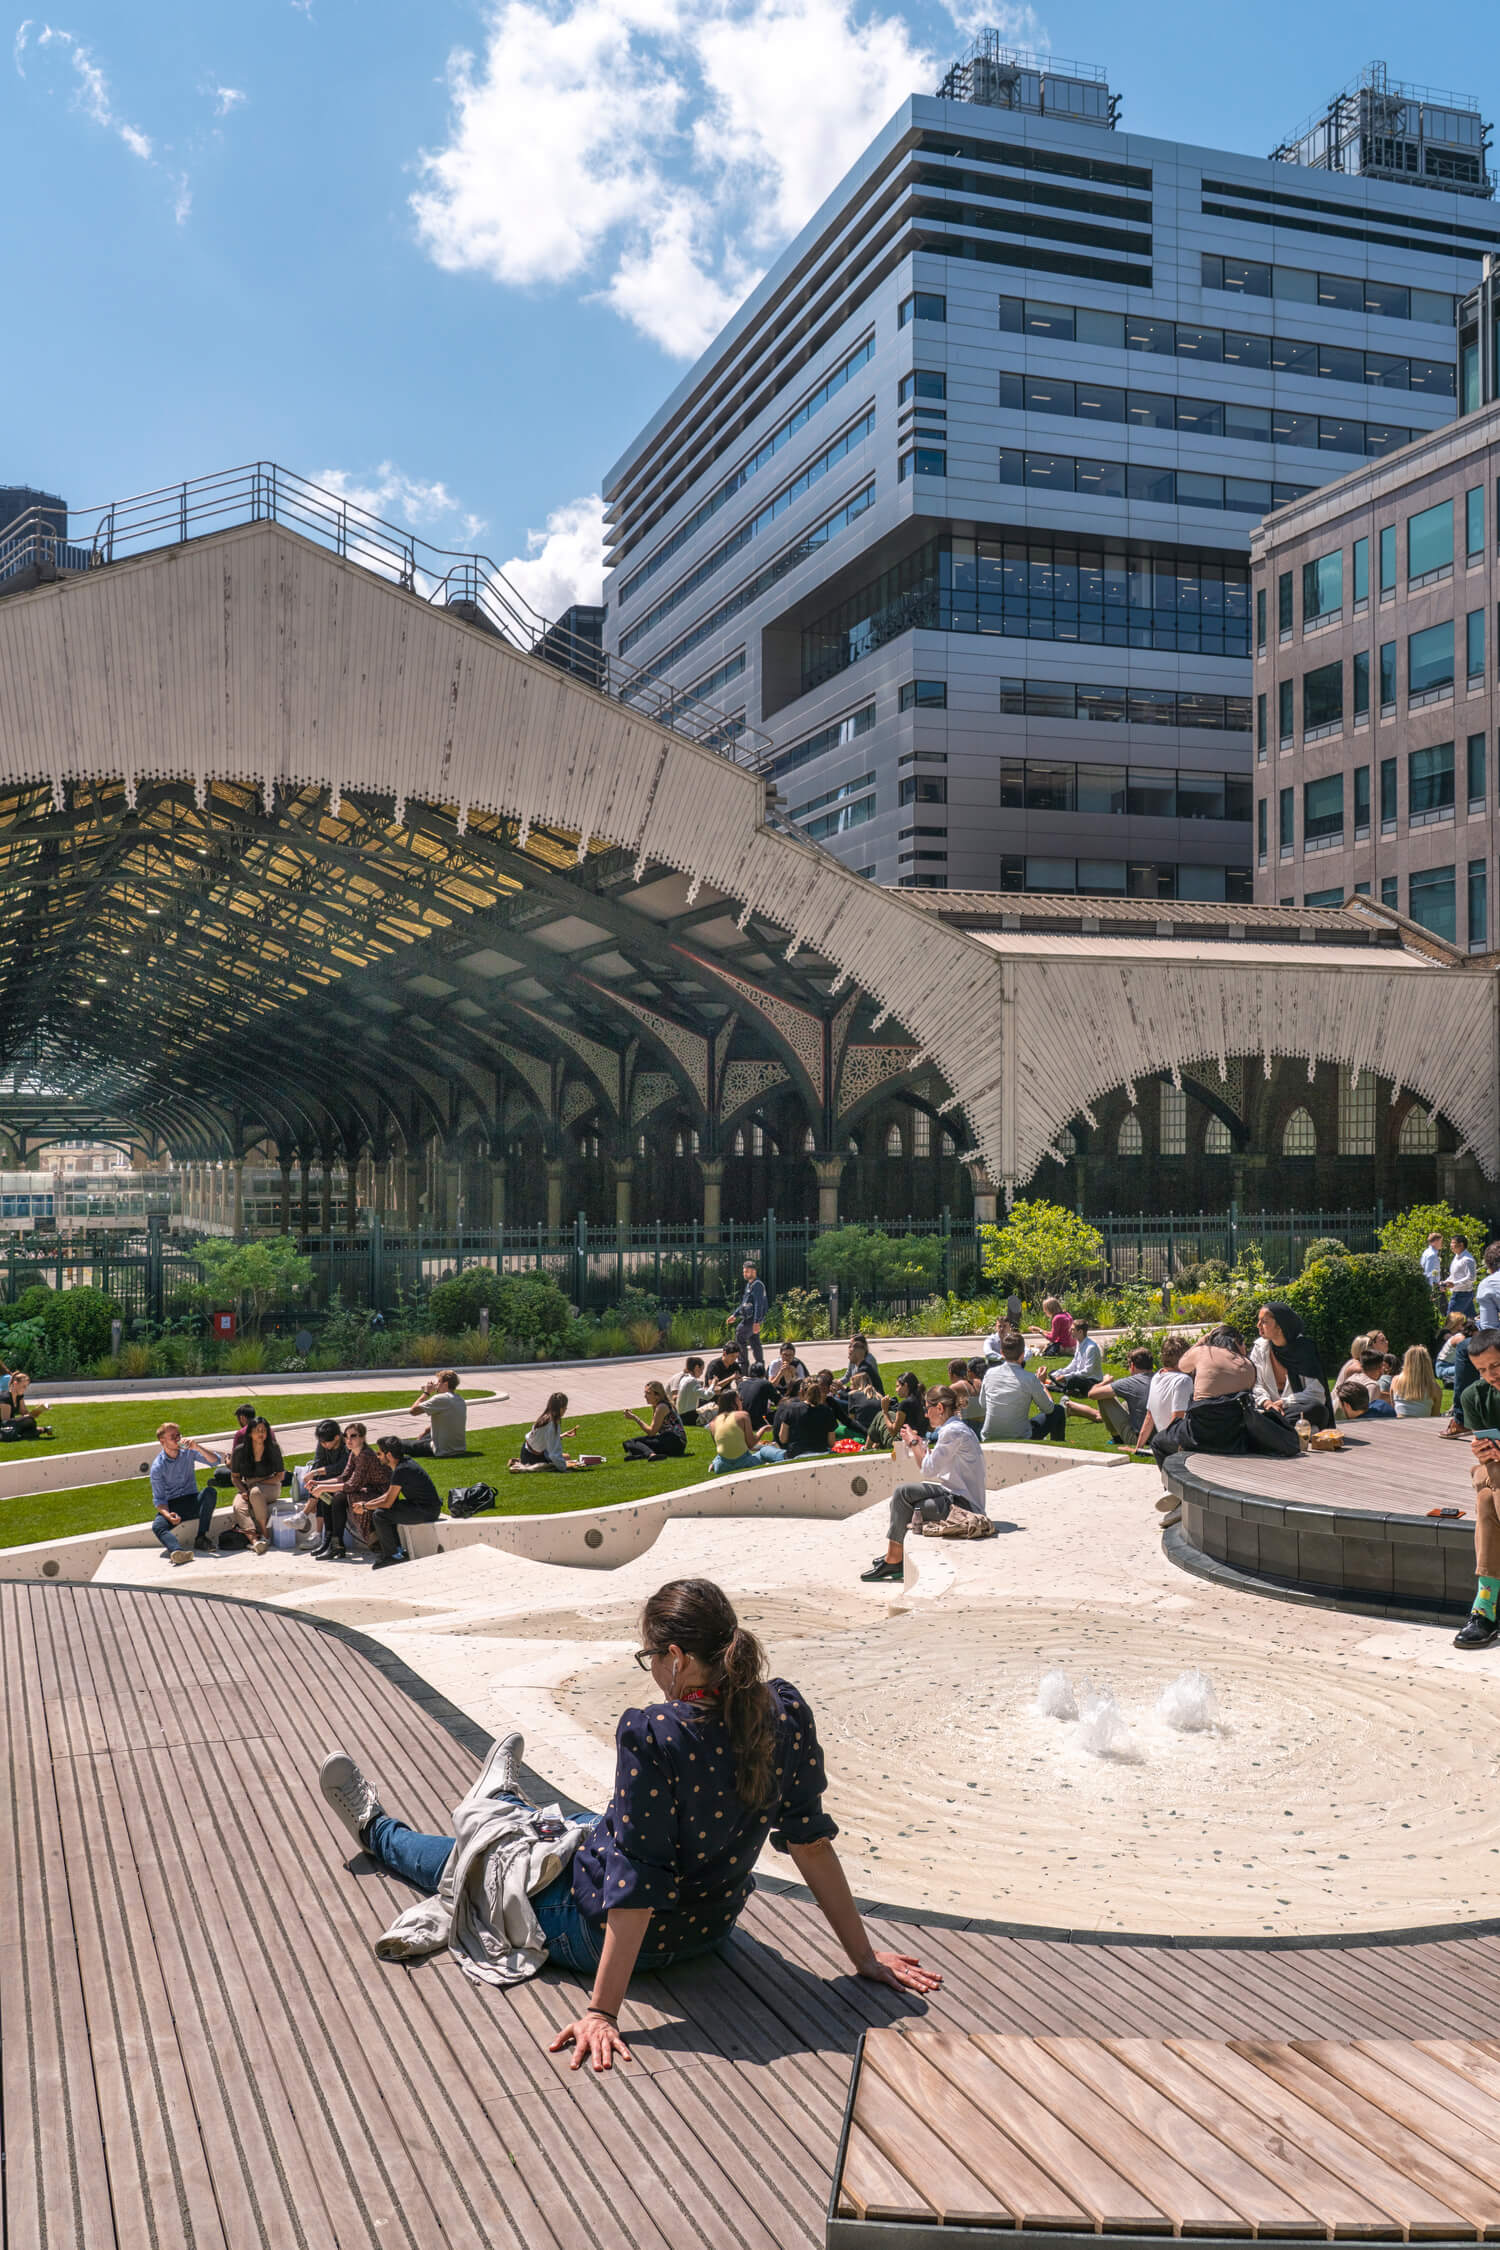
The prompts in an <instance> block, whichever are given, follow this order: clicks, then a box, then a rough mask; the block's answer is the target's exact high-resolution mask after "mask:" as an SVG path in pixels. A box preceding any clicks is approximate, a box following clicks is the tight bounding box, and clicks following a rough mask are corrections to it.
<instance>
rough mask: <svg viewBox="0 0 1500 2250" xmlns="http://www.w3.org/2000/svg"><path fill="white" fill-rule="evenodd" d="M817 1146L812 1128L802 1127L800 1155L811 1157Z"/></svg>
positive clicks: (808, 1126)
mask: <svg viewBox="0 0 1500 2250" xmlns="http://www.w3.org/2000/svg"><path fill="white" fill-rule="evenodd" d="M817 1145H818V1142H817V1136H816V1134H815V1133H814V1132H813V1129H812V1127H811V1126H810V1125H807V1126H804V1127H803V1131H802V1153H803V1155H804V1156H811V1155H812V1154H813V1152H814V1151H815V1150H816V1148H817Z"/></svg>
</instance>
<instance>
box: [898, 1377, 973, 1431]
mask: <svg viewBox="0 0 1500 2250" xmlns="http://www.w3.org/2000/svg"><path fill="white" fill-rule="evenodd" d="M896 1397H897V1398H898V1400H899V1401H900V1404H901V1426H902V1428H903V1429H906V1430H910V1431H911V1432H912V1433H913V1434H914V1435H915V1436H916V1437H919V1438H925V1437H926V1435H927V1431H928V1421H927V1392H926V1390H925V1388H924V1386H923V1383H922V1378H921V1376H920V1375H918V1374H917V1373H916V1371H915V1369H913V1368H908V1369H907V1371H906V1373H905V1374H904V1375H898V1376H897V1378H896ZM957 1411H958V1402H957V1399H956V1398H955V1400H954V1412H955V1413H957Z"/></svg>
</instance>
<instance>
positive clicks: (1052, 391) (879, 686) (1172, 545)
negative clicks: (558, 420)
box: [605, 34, 1500, 898]
mask: <svg viewBox="0 0 1500 2250" xmlns="http://www.w3.org/2000/svg"><path fill="white" fill-rule="evenodd" d="M1377 92H1378V94H1379V97H1380V100H1381V101H1382V102H1383V103H1384V104H1385V107H1384V108H1383V109H1381V110H1379V111H1378V113H1377V112H1372V111H1371V109H1370V106H1369V101H1367V100H1364V97H1365V96H1367V95H1368V96H1370V97H1371V98H1372V99H1373V97H1374V95H1375V94H1376V93H1377ZM1339 99H1340V101H1341V102H1342V103H1343V105H1344V106H1343V108H1342V109H1340V108H1339V106H1338V104H1337V103H1336V104H1331V105H1329V109H1328V111H1327V112H1325V113H1322V115H1321V118H1320V125H1321V127H1322V130H1321V131H1320V130H1319V128H1318V126H1314V127H1310V128H1308V129H1306V130H1305V131H1304V132H1303V133H1302V134H1301V135H1299V136H1298V137H1297V139H1296V141H1295V142H1294V143H1288V144H1286V145H1285V146H1284V147H1283V149H1282V150H1280V151H1279V152H1278V153H1277V155H1276V156H1274V157H1254V156H1245V155H1239V154H1227V153H1224V152H1221V151H1218V150H1210V149H1205V148H1201V147H1198V146H1195V145H1193V144H1191V143H1187V142H1182V143H1179V142H1170V141H1162V140H1156V139H1147V138H1144V137H1142V136H1139V135H1136V134H1132V133H1129V132H1127V131H1125V130H1124V129H1123V128H1122V127H1121V125H1120V124H1119V122H1118V112H1119V97H1118V96H1117V95H1116V94H1115V93H1114V92H1113V91H1112V90H1111V88H1110V86H1109V84H1108V82H1107V80H1106V78H1105V76H1104V75H1103V73H1102V72H1099V71H1097V70H1092V69H1090V68H1087V67H1085V66H1082V65H1074V64H1064V63H1061V62H1059V61H1057V60H1055V59H1053V58H1040V59H1036V58H1028V57H1026V56H1022V55H1017V54H1014V53H1011V52H1009V51H1008V50H1006V49H1004V48H1002V47H1001V46H1000V44H999V41H998V38H997V37H996V36H995V35H993V34H985V35H983V36H982V37H981V38H980V39H979V40H978V41H976V43H975V45H974V47H973V48H972V49H971V50H970V52H969V53H968V54H967V55H966V56H965V57H964V58H963V59H962V60H961V61H960V62H959V63H958V64H956V65H955V66H954V69H953V70H952V71H950V72H949V74H948V76H947V77H946V78H945V80H944V82H943V86H942V88H941V90H940V91H939V92H938V93H937V94H935V95H924V94H914V95H913V96H912V97H911V98H910V99H909V100H908V101H906V102H905V103H903V104H902V106H901V108H900V109H899V110H898V111H897V113H896V115H895V116H894V117H893V118H892V119H891V120H890V122H889V124H888V125H887V126H886V127H885V129H884V130H883V131H882V132H881V133H880V134H878V135H877V136H876V138H875V140H874V141H873V142H872V143H871V145H870V146H869V148H868V149H867V150H866V151H865V153H864V155H863V156H862V157H861V158H860V159H859V161H858V163H857V164H855V166H854V167H853V169H852V170H851V171H850V172H849V173H848V175H847V176H846V178H845V179H844V180H843V181H842V182H841V183H840V185H839V186H838V188H837V189H836V190H835V191H834V193H833V194H832V195H831V196H830V197H829V198H828V200H827V201H826V202H825V203H824V205H823V206H822V208H821V209H820V210H819V211H818V212H817V213H816V214H815V216H814V217H813V218H812V219H811V220H810V221H809V223H808V224H807V226H806V227H804V229H803V230H802V232H801V234H800V235H799V236H798V237H797V239H796V241H795V242H793V243H792V244H791V246H790V247H789V248H788V249H787V251H786V252H785V253H784V255H783V256H782V257H781V258H780V259H779V260H778V261H777V263H776V264H775V266H774V267H773V268H772V270H771V271H770V272H769V273H768V274H767V275H766V277H765V279H764V280H763V281H762V282H761V283H760V284H759V286H758V287H757V288H756V289H755V291H754V292H753V293H752V295H751V296H750V297H749V298H748V299H747V301H746V303H745V304H744V305H743V306H742V308H741V309H740V311H739V312H738V313H737V314H736V315H735V316H734V318H733V319H732V320H731V321H730V322H729V323H728V324H727V326H726V327H725V328H724V330H723V331H722V333H721V334H720V335H719V337H718V338H717V339H716V340H715V342H714V343H713V344H712V345H711V346H710V348H709V349H708V350H707V351H706V352H705V353H704V354H703V356H702V358H701V359H700V360H699V361H698V363H697V365H696V366H695V367H693V369H692V370H691V371H690V372H689V373H688V374H687V375H686V376H685V377H684V379H683V380H682V382H681V383H680V384H679V385H678V386H677V388H676V390H675V391H674V392H673V393H672V395H671V397H670V398H669V399H668V400H667V401H666V403H665V404H664V405H663V406H662V408H661V409H660V411H659V412H658V413H657V414H656V415H655V416H654V417H653V418H652V420H651V422H650V423H649V424H648V425H647V427H646V428H645V429H644V430H643V431H642V432H641V433H640V435H639V436H638V437H637V438H636V440H635V441H634V443H633V444H632V445H631V446H630V447H629V449H628V450H627V452H626V453H625V454H624V456H623V457H622V458H621V460H620V461H619V462H618V463H617V464H616V465H615V467H614V468H613V469H612V470H611V472H610V473H609V476H608V479H607V495H608V506H609V511H610V519H611V525H612V541H613V544H612V549H611V569H610V573H609V580H608V585H607V589H606V599H607V604H608V615H607V620H606V628H605V645H606V649H607V651H608V652H609V653H610V654H612V655H620V656H623V657H624V658H626V659H627V660H628V661H629V662H630V663H632V664H636V665H640V666H642V667H644V668H645V669H646V670H648V671H649V672H650V673H651V674H652V675H654V677H655V678H656V679H658V680H659V681H660V682H662V683H663V684H667V685H670V686H671V687H672V688H673V689H674V690H675V691H678V692H681V693H684V694H697V695H699V696H701V697H702V698H703V699H704V700H705V702H707V703H710V704H713V705H717V706H719V707H721V708H722V709H723V710H724V711H725V712H726V713H727V714H729V723H728V724H727V725H726V726H725V728H724V729H723V730H722V738H721V739H722V741H723V744H724V746H725V747H726V748H730V749H733V750H736V751H737V752H738V754H739V755H742V756H751V755H754V756H756V757H757V759H758V760H760V761H762V762H763V763H764V764H765V765H766V767H767V770H768V771H769V773H770V774H771V775H772V776H773V777H774V778H775V781H776V783H777V786H778V788H779V790H780V792H781V796H782V799H783V802H784V804H785V806H786V809H787V811H788V813H789V815H790V817H791V818H792V819H793V820H794V821H795V822H796V823H797V824H798V825H799V826H800V827H801V828H803V830H804V831H805V832H806V833H807V834H808V835H810V836H813V837H815V838H817V839H819V840H820V841H822V842H823V843H825V844H826V845H827V846H828V848H829V849H830V850H833V851H835V852H837V853H838V854H839V856H840V857H841V858H842V859H844V860H845V861H846V863H848V864H849V865H851V866H854V867H857V868H859V869H861V870H862V871H863V872H865V873H868V874H870V875H872V876H874V877H875V878H876V879H877V880H879V881H881V882H900V883H905V884H915V885H928V886H937V885H947V886H949V887H951V888H967V887H982V888H986V889H994V888H1011V889H1024V888H1029V889H1032V890H1046V891H1054V890H1073V889H1078V890H1083V891H1097V892H1126V893H1132V894H1135V895H1142V896H1157V897H1162V896H1166V897H1172V896H1175V897H1182V898H1223V897H1226V896H1227V897H1230V898H1236V897H1241V898H1242V897H1248V896H1249V895H1250V888H1251V884H1252V869H1251V859H1252V854H1251V842H1250V839H1251V826H1250V816H1251V802H1252V785H1251V777H1252V760H1253V751H1252V735H1251V719H1252V700H1251V679H1250V671H1251V667H1250V661H1249V659H1250V611H1249V598H1248V597H1249V569H1248V561H1249V533H1250V529H1251V527H1252V526H1253V525H1254V524H1255V523H1256V522H1257V521H1258V520H1259V518H1260V517H1261V516H1262V515H1264V514H1265V513H1266V512H1267V511H1268V510H1270V509H1271V508H1273V507H1275V506H1279V505H1285V504H1287V503H1289V502H1291V501H1294V500H1296V499H1297V498H1298V497H1299V496H1300V495H1301V494H1303V493H1306V492H1308V491H1310V490H1313V489H1315V488H1316V487H1318V486H1319V485H1321V484H1322V483H1324V482H1325V481H1327V480H1328V479H1329V478H1330V477H1334V476H1337V475H1338V474H1339V473H1340V472H1341V471H1343V470H1347V469H1348V468H1350V467H1351V466H1352V465H1353V463H1354V462H1356V461H1363V460H1365V459H1370V458H1376V459H1378V458H1380V457H1383V456H1384V455H1386V454H1388V453H1390V452H1392V451H1393V450H1395V449H1397V448H1399V447H1401V446H1403V445H1405V444H1406V443H1408V442H1409V440H1410V439H1411V438H1412V437H1413V435H1416V436H1422V435H1424V434H1425V433H1426V432H1428V431H1430V430H1432V429H1434V428H1436V427H1438V426H1440V425H1441V424H1443V423H1445V422H1446V421H1448V420H1449V419H1450V418H1451V416H1452V414H1453V411H1454V399H1453V393H1454V350H1455V337H1454V304H1455V299H1456V298H1457V297H1458V296H1460V295H1462V294H1464V293H1466V292H1467V291H1469V290H1470V289H1471V288H1472V287H1473V286H1474V284H1475V282H1476V280H1477V277H1478V273H1479V267H1480V260H1481V258H1482V256H1483V254H1484V252H1485V251H1486V250H1487V249H1489V248H1491V247H1500V218H1497V216H1496V214H1495V212H1494V210H1493V207H1492V205H1491V204H1490V202H1489V201H1488V200H1487V197H1488V193H1489V187H1490V182H1489V179H1488V177H1487V175H1486V174H1485V172H1484V154H1485V128H1484V125H1483V122H1482V120H1481V118H1480V116H1479V112H1478V110H1477V108H1476V107H1475V105H1474V104H1473V103H1472V102H1470V101H1467V100H1465V99H1462V98H1459V97H1442V98H1441V99H1438V98H1436V97H1432V98H1428V97H1423V96H1422V95H1420V94H1418V93H1414V92H1413V91H1412V90H1410V89H1403V88H1395V87H1392V85H1391V83H1390V82H1389V80H1388V79H1386V77H1385V75H1384V73H1383V72H1380V73H1378V83H1377V74H1376V73H1373V72H1372V73H1366V76H1365V79H1364V80H1363V81H1361V82H1360V83H1359V84H1358V85H1357V86H1356V88H1355V89H1354V90H1353V92H1352V93H1351V94H1350V95H1347V96H1344V97H1340V98H1339ZM1362 102H1363V106H1361V104H1362ZM1351 103H1352V105H1353V106H1352V110H1351V109H1350V104H1351ZM1350 115H1352V117H1353V119H1354V124H1355V126H1358V125H1359V123H1360V120H1361V119H1365V120H1366V121H1368V119H1369V118H1370V117H1371V116H1372V115H1374V116H1375V117H1376V121H1377V122H1379V121H1381V120H1384V121H1385V122H1386V123H1387V124H1388V125H1389V127H1390V130H1389V131H1387V132H1385V134H1384V135H1383V137H1382V138H1381V139H1380V145H1379V146H1377V145H1376V142H1375V137H1374V136H1372V134H1371V133H1370V132H1368V131H1365V132H1363V133H1362V134H1361V132H1359V131H1354V132H1353V136H1352V139H1351V137H1350V136H1351V129H1350V128H1349V124H1348V119H1349V116H1350ZM1330 119H1332V120H1333V122H1332V123H1330V122H1329V120H1330ZM1398 127H1399V128H1401V131H1398ZM1407 127H1410V133H1409V136H1408V137H1409V139H1410V142H1411V146H1412V147H1413V148H1414V150H1415V152H1416V154H1415V163H1416V164H1417V166H1418V169H1417V170H1416V171H1415V172H1414V173H1413V172H1409V171H1408V169H1407V157H1406V143H1405V142H1404V141H1402V139H1401V132H1402V131H1405V130H1406V128H1407ZM1398 142H1399V143H1400V146H1399V147H1398V145H1397V144H1398ZM1470 158H1473V159H1474V160H1475V161H1474V164H1473V166H1472V169H1473V170H1474V171H1475V172H1476V173H1477V177H1472V178H1462V179H1460V178H1457V177H1454V176H1452V174H1453V172H1455V171H1457V170H1459V169H1462V168H1463V166H1464V165H1466V164H1467V163H1468V160H1469V159H1470ZM1450 160H1451V162H1450ZM1440 163H1441V164H1447V165H1449V170H1448V171H1447V172H1442V171H1440V170H1439V169H1438V166H1439V164H1440ZM741 726H743V728H744V729H745V730H746V731H745V732H744V733H743V734H740V733H739V729H740V727H741ZM737 737H738V739H736V738H737ZM760 738H768V740H769V748H768V749H767V748H765V747H764V746H763V743H762V741H761V739H760ZM752 743H754V749H753V751H752V748H751V744H752Z"/></svg>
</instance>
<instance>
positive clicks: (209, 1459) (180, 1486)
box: [151, 1422, 224, 1563]
mask: <svg viewBox="0 0 1500 2250" xmlns="http://www.w3.org/2000/svg"><path fill="white" fill-rule="evenodd" d="M156 1442H157V1444H158V1445H159V1446H160V1447H161V1451H160V1452H159V1453H158V1454H157V1456H156V1459H155V1460H154V1461H153V1462H152V1464H151V1498H152V1502H153V1504H154V1506H155V1511H156V1512H155V1514H154V1515H153V1516H152V1519H151V1535H152V1537H153V1538H154V1539H159V1540H160V1542H161V1550H162V1559H163V1561H165V1562H169V1563H186V1562H191V1561H192V1559H193V1556H194V1555H195V1554H199V1555H203V1554H207V1553H208V1552H209V1551H210V1549H211V1548H212V1546H213V1541H212V1539H211V1538H210V1537H209V1533H210V1531H211V1530H212V1529H213V1520H214V1487H213V1481H212V1479H210V1481H209V1482H208V1483H207V1484H206V1485H205V1486H204V1487H203V1490H202V1491H201V1492H200V1491H199V1490H198V1470H197V1467H196V1464H197V1463H198V1462H199V1461H202V1462H203V1463H204V1465H205V1466H206V1467H207V1468H210V1469H222V1468H223V1466H224V1456H223V1454H222V1453H214V1452H211V1451H210V1450H209V1448H208V1447H207V1446H206V1445H200V1444H199V1443H198V1441H197V1439H196V1438H188V1439H186V1440H184V1438H183V1435H182V1432H181V1430H180V1429H179V1428H178V1426H177V1424H176V1423H175V1422H163V1423H162V1425H161V1428H160V1429H159V1430H158V1431H157V1433H156ZM184 1516H196V1517H197V1518H198V1534H197V1537H196V1538H195V1539H194V1541H193V1544H192V1546H191V1548H188V1547H182V1546H179V1545H178V1543H177V1540H176V1538H175V1537H174V1536H173V1535H174V1533H175V1532H176V1530H177V1527H178V1525H179V1524H180V1523H181V1522H182V1520H183V1518H184Z"/></svg>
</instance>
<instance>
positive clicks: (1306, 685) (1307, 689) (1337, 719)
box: [1302, 664, 1344, 741]
mask: <svg viewBox="0 0 1500 2250" xmlns="http://www.w3.org/2000/svg"><path fill="white" fill-rule="evenodd" d="M1343 724H1344V667H1343V665H1342V664H1320V665H1319V666H1318V668H1317V670H1316V671H1315V672H1304V673H1303V675H1302V734H1303V739H1304V741H1305V740H1307V739H1308V738H1309V737H1313V738H1316V737H1317V736H1318V735H1320V734H1332V733H1334V732H1335V730H1342V728H1343Z"/></svg>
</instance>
